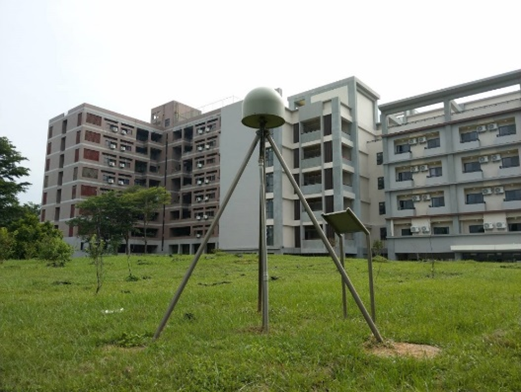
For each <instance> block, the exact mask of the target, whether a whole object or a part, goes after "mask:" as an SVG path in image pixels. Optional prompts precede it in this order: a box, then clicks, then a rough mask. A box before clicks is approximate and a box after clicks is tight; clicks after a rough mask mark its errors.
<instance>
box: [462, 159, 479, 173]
mask: <svg viewBox="0 0 521 392" xmlns="http://www.w3.org/2000/svg"><path fill="white" fill-rule="evenodd" d="M478 171H481V164H480V163H479V162H478V161H475V162H463V173H472V172H478Z"/></svg>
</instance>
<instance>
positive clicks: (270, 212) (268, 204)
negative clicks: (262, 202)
mask: <svg viewBox="0 0 521 392" xmlns="http://www.w3.org/2000/svg"><path fill="white" fill-rule="evenodd" d="M266 219H273V199H268V200H266Z"/></svg>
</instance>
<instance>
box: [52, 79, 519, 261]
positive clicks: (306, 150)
mask: <svg viewBox="0 0 521 392" xmlns="http://www.w3.org/2000/svg"><path fill="white" fill-rule="evenodd" d="M520 81H521V71H516V72H511V73H508V74H504V75H499V76H496V77H492V78H489V79H485V80H481V81H476V82H472V83H468V84H465V85H461V86H455V87H451V88H448V89H445V90H440V91H435V92H432V93H427V94H423V95H421V96H418V97H413V98H409V99H404V100H400V101H397V102H391V103H388V104H385V105H381V106H380V111H381V116H380V119H381V123H378V107H377V100H378V98H379V96H378V94H377V93H375V92H374V91H373V90H372V89H370V88H369V87H368V86H367V85H365V84H364V83H362V82H361V81H360V80H358V79H357V78H355V77H351V78H348V79H345V80H341V81H338V82H335V83H332V84H328V85H325V86H322V87H318V88H315V89H312V90H309V91H306V92H303V93H299V94H295V95H293V96H291V97H289V98H288V103H289V105H288V107H287V108H286V111H285V117H286V118H285V119H286V123H285V124H284V125H283V126H282V127H279V128H277V129H273V130H271V132H272V135H273V139H274V140H275V142H276V144H277V146H278V148H279V149H280V150H281V152H282V155H283V156H284V160H285V161H286V163H287V165H288V166H289V168H290V171H291V173H288V174H291V175H292V176H293V178H295V180H296V181H297V183H298V184H299V185H300V187H301V189H302V191H303V193H304V195H305V197H306V199H307V201H308V203H309V205H310V207H311V209H312V210H313V211H314V213H315V216H316V217H317V219H318V220H319V222H320V223H321V225H322V227H323V228H324V230H325V231H326V234H327V236H328V238H330V239H334V241H335V242H337V241H338V239H337V238H335V235H334V233H333V231H332V230H331V228H330V227H328V226H327V225H326V224H325V223H324V222H323V220H322V217H321V214H322V212H332V211H339V210H343V209H345V208H347V207H350V208H351V209H352V210H353V211H354V212H355V213H356V214H357V216H358V217H360V219H361V220H362V221H363V222H364V223H365V224H366V226H367V227H369V228H370V229H371V235H372V238H373V240H375V239H382V240H385V243H386V245H387V250H388V255H389V257H390V258H392V259H395V258H398V259H405V258H420V257H421V258H424V257H436V258H462V257H463V258H474V259H475V258H480V257H486V258H489V259H490V258H517V259H519V258H521V255H520V254H519V253H520V250H519V249H520V248H521V244H520V243H521V241H520V240H519V231H520V230H521V171H520V168H519V154H520V149H521V147H520V145H521V138H520V133H521V132H520V131H519V129H518V128H519V124H520V123H521V100H520V99H521V94H520V92H519V90H518V91H515V92H508V93H503V94H501V95H499V96H498V95H496V96H494V97H491V96H489V94H486V97H478V98H476V97H474V98H472V96H475V94H480V93H489V92H490V91H491V90H495V89H498V88H502V87H508V86H516V85H517V86H519V84H520ZM469 96H471V97H470V99H469V98H468V97H469ZM434 104H439V105H438V106H439V107H434V108H432V107H431V105H434ZM425 106H429V108H428V110H425V109H422V108H425ZM241 117H242V103H241V102H236V103H233V104H230V105H227V106H224V107H222V108H220V109H216V110H213V111H209V112H206V113H202V112H201V111H199V110H197V109H194V108H192V107H189V106H186V105H183V104H181V103H178V102H175V101H173V102H170V103H167V104H165V105H162V106H159V107H157V108H153V109H152V110H151V121H150V123H147V122H144V121H140V120H136V119H133V118H131V117H127V116H124V115H120V114H117V113H113V112H111V111H108V110H105V109H101V108H98V107H95V106H92V105H88V104H83V105H80V106H78V107H76V108H74V109H71V110H70V111H69V112H68V113H66V114H63V115H60V116H58V117H55V118H53V119H51V120H50V123H49V138H48V139H49V140H48V146H47V157H46V169H45V180H44V190H43V197H42V220H51V221H54V222H55V225H56V226H57V227H58V228H60V229H61V230H62V231H63V232H64V235H65V237H66V238H67V240H68V241H69V242H71V243H75V242H76V243H77V241H78V240H77V239H76V237H75V234H76V232H75V231H74V230H73V229H71V228H69V227H68V226H67V224H66V221H67V220H69V219H70V218H71V217H73V216H75V215H76V214H77V210H76V209H75V205H76V203H77V202H78V201H80V200H81V199H83V198H85V197H88V196H91V195H95V194H99V193H100V192H104V191H107V190H120V189H124V187H126V186H130V185H142V186H157V185H163V186H165V187H166V188H167V189H168V190H169V191H170V192H171V194H172V200H171V203H170V204H168V205H167V206H165V209H164V211H161V213H159V214H158V216H157V218H156V220H155V221H154V222H152V223H151V225H150V226H149V227H151V229H149V230H148V232H149V235H148V236H149V237H151V238H149V239H148V244H149V248H148V249H147V250H148V251H149V252H158V253H184V254H188V253H190V254H193V253H195V252H196V250H197V248H198V246H199V244H200V243H201V241H202V238H203V237H204V235H205V234H206V232H207V230H208V229H209V226H210V223H211V222H212V219H213V217H214V216H215V214H216V212H217V211H218V208H219V207H220V206H221V203H222V198H223V196H224V194H225V193H227V192H228V189H229V187H230V184H231V183H232V181H233V179H234V177H235V175H236V172H237V169H238V167H239V165H240V163H241V162H242V160H243V158H244V156H245V154H246V152H247V150H248V147H249V146H250V145H251V143H252V142H253V140H254V131H253V130H251V129H249V128H246V127H245V126H243V125H242V123H241ZM258 151H259V149H258V146H257V148H256V150H255V153H254V156H253V157H252V159H250V162H249V163H248V165H247V166H246V169H245V172H244V174H243V176H242V178H241V180H240V182H239V184H238V185H237V188H236V189H235V191H234V193H233V195H232V197H231V199H230V202H229V204H228V206H227V207H226V210H225V212H224V213H223V215H222V217H221V219H220V221H219V225H217V226H216V227H215V231H214V232H213V233H212V235H211V237H210V241H209V243H208V246H207V249H206V250H207V251H209V250H211V249H213V248H216V247H219V248H221V249H224V250H229V251H255V250H256V249H257V247H258V235H259V233H258V230H259V213H258V199H259V197H258V196H259V195H258V190H259V170H258V163H257V154H258ZM266 166H267V170H266V171H267V178H266V184H267V195H266V198H267V203H266V209H267V245H268V249H269V251H270V252H275V253H297V254H315V253H324V252H325V247H324V246H323V244H322V243H321V241H320V239H319V237H318V233H317V232H316V230H315V228H314V227H313V225H312V223H311V219H310V218H309V217H308V216H307V213H306V212H305V211H304V209H303V207H302V205H301V203H300V201H299V200H298V197H297V195H296V193H295V192H294V190H293V188H292V186H291V183H290V181H289V180H288V178H287V177H286V173H284V172H283V170H282V166H281V165H280V163H279V162H278V160H277V159H276V158H275V157H274V154H273V151H271V149H270V148H267V156H266ZM344 241H345V243H344V249H345V251H346V253H347V254H351V255H357V256H362V255H364V254H366V252H367V248H366V242H365V238H364V237H362V235H361V234H360V235H359V234H355V235H351V236H346V238H345V240H344ZM131 243H132V245H133V249H134V251H136V252H141V251H143V241H142V239H141V238H139V236H136V237H134V238H133V239H132V240H131Z"/></svg>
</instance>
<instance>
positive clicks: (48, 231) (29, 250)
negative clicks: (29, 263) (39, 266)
mask: <svg viewBox="0 0 521 392" xmlns="http://www.w3.org/2000/svg"><path fill="white" fill-rule="evenodd" d="M7 228H8V230H9V231H10V233H11V234H12V236H13V238H14V241H15V242H14V245H13V252H12V256H11V257H12V258H13V259H19V260H23V259H31V258H33V257H36V256H37V255H38V251H39V249H38V244H39V243H40V242H41V241H42V240H43V239H44V238H58V239H60V240H61V239H62V233H61V231H59V230H58V229H56V228H54V227H53V225H52V224H51V223H50V222H44V223H41V222H40V221H39V219H38V216H37V215H35V214H33V213H32V212H27V213H26V214H25V215H24V216H23V217H22V218H21V219H18V220H16V221H14V222H11V224H9V226H8V227H7Z"/></svg>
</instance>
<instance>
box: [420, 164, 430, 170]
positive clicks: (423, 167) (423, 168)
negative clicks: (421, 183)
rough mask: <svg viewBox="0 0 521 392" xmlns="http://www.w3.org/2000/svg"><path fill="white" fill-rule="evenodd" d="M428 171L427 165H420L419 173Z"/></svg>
mask: <svg viewBox="0 0 521 392" xmlns="http://www.w3.org/2000/svg"><path fill="white" fill-rule="evenodd" d="M427 170H429V165H420V171H423V172H424V171H427Z"/></svg>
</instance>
